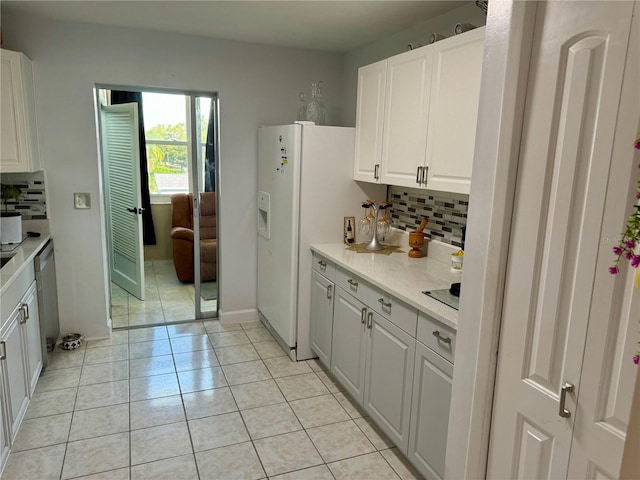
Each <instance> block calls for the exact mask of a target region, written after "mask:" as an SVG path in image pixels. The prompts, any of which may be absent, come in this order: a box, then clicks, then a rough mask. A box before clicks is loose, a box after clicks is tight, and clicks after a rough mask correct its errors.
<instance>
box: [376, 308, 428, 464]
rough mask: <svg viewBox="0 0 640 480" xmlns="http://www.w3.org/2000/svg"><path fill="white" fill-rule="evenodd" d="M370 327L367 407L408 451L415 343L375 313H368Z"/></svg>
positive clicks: (385, 429) (398, 444)
mask: <svg viewBox="0 0 640 480" xmlns="http://www.w3.org/2000/svg"><path fill="white" fill-rule="evenodd" d="M367 327H368V329H369V330H368V337H369V339H368V345H367V362H366V376H365V392H364V408H365V410H366V411H367V412H368V413H369V415H371V418H372V419H373V420H374V421H375V422H376V423H377V424H378V425H379V426H380V428H382V430H383V431H384V432H385V433H386V434H387V435H388V436H389V437H390V438H391V440H393V442H394V443H395V444H396V445H397V446H398V447H399V448H400V449H401V450H402V451H404V452H406V451H407V446H408V444H409V420H410V415H409V412H410V410H411V387H412V384H413V366H414V355H415V344H416V341H415V339H413V338H412V337H411V336H409V335H408V334H407V333H406V332H404V331H402V330H401V329H400V328H398V327H396V326H395V325H393V324H392V323H391V322H389V321H388V320H386V319H385V318H383V317H382V316H380V315H378V314H377V313H374V312H369V313H368V314H367Z"/></svg>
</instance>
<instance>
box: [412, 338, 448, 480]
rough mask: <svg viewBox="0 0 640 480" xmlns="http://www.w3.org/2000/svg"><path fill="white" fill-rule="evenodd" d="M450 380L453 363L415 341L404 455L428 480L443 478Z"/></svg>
mask: <svg viewBox="0 0 640 480" xmlns="http://www.w3.org/2000/svg"><path fill="white" fill-rule="evenodd" d="M452 377H453V364H451V363H449V362H448V361H447V360H445V359H444V358H442V357H441V356H440V355H438V354H437V353H435V352H434V351H433V350H431V349H430V348H428V347H426V346H424V345H423V344H422V343H420V342H416V362H415V371H414V377H413V399H412V407H411V434H410V441H409V450H408V454H407V456H408V457H409V460H411V462H412V463H413V464H414V465H415V466H416V467H417V468H418V470H419V471H420V473H422V474H423V475H424V476H425V477H427V478H429V479H438V480H439V479H442V478H443V477H444V465H445V456H446V449H447V431H448V428H449V410H450V405H451V382H452Z"/></svg>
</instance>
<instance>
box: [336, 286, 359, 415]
mask: <svg viewBox="0 0 640 480" xmlns="http://www.w3.org/2000/svg"><path fill="white" fill-rule="evenodd" d="M363 311H364V312H363ZM365 314H366V307H365V306H364V304H363V303H362V302H360V301H358V300H356V299H355V298H353V297H352V296H351V295H349V294H348V293H346V292H345V291H344V290H342V289H341V288H339V287H337V288H336V297H335V305H334V311H333V340H332V344H331V373H333V374H334V375H335V376H336V378H338V380H339V381H340V383H341V384H342V385H343V386H344V387H345V388H346V390H347V392H349V393H350V394H351V396H352V397H353V398H354V399H356V400H357V401H358V402H359V403H360V404H362V401H363V397H364V375H365V360H366V342H365V340H366V336H365V335H364V330H365V328H366V327H365V323H364V322H363V320H364V319H365Z"/></svg>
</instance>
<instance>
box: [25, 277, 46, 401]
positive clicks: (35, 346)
mask: <svg viewBox="0 0 640 480" xmlns="http://www.w3.org/2000/svg"><path fill="white" fill-rule="evenodd" d="M22 306H23V308H24V311H23V315H22V318H23V320H22V323H21V328H22V329H23V338H24V339H25V347H26V349H25V354H26V358H27V369H28V372H29V376H28V382H29V397H31V395H33V391H34V390H35V388H36V384H37V383H38V378H39V377H40V371H41V370H42V339H41V337H40V322H39V315H38V299H37V297H36V282H33V283H32V284H31V286H30V287H29V290H27V293H26V294H25V296H24V297H23V298H22Z"/></svg>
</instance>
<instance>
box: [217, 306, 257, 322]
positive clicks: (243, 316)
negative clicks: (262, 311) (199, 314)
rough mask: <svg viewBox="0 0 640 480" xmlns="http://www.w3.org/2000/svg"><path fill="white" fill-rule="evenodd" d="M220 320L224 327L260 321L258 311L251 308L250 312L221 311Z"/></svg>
mask: <svg viewBox="0 0 640 480" xmlns="http://www.w3.org/2000/svg"><path fill="white" fill-rule="evenodd" d="M218 318H219V319H220V323H221V324H222V325H230V324H233V323H247V322H257V321H258V320H259V317H258V310H257V309H255V308H251V309H249V310H235V311H233V312H223V311H219V312H218Z"/></svg>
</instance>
